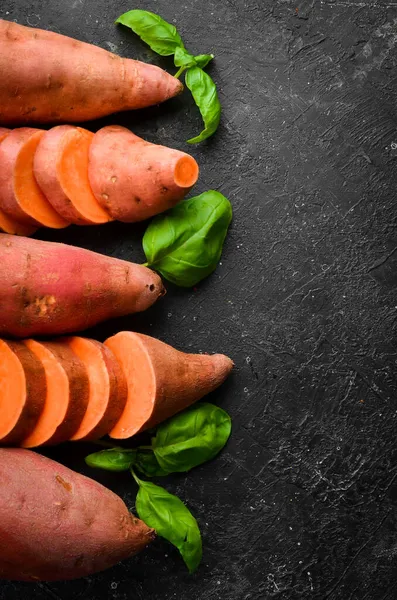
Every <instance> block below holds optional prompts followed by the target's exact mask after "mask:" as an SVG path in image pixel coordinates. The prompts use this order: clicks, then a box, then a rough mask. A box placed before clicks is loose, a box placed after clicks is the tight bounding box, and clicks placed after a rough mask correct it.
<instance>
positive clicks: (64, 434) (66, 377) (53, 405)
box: [21, 340, 89, 448]
mask: <svg viewBox="0 0 397 600" xmlns="http://www.w3.org/2000/svg"><path fill="white" fill-rule="evenodd" d="M24 343H25V344H26V346H27V347H28V348H29V350H31V351H32V352H33V353H34V354H35V356H36V357H37V358H38V359H39V360H40V361H41V363H42V365H43V367H44V370H45V374H46V381H47V395H46V400H45V405H44V410H43V412H42V414H41V416H40V418H39V420H38V423H37V425H36V427H35V428H34V430H33V432H32V433H31V434H30V435H29V436H28V437H27V438H25V439H24V440H23V442H22V444H21V445H22V446H23V447H25V448H33V447H35V446H44V445H52V444H59V443H61V442H65V441H67V440H69V439H70V438H71V437H72V436H73V435H74V434H75V433H76V431H77V429H78V428H79V427H80V424H81V421H82V419H83V417H84V414H85V411H86V409H87V405H88V389H89V388H88V376H87V372H86V369H85V366H84V365H83V363H82V362H81V361H80V359H79V358H78V357H77V356H76V355H75V354H74V352H72V350H71V349H70V348H69V347H68V346H67V345H66V344H65V343H63V342H43V343H39V342H36V341H34V340H25V342H24Z"/></svg>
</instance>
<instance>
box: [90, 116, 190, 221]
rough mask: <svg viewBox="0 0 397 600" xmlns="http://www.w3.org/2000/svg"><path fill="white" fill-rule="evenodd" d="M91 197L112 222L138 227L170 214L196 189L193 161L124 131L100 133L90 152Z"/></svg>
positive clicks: (116, 128) (110, 128)
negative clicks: (171, 209) (137, 222)
mask: <svg viewBox="0 0 397 600" xmlns="http://www.w3.org/2000/svg"><path fill="white" fill-rule="evenodd" d="M88 174H89V179H90V184H91V188H92V191H93V193H94V194H95V197H96V199H97V200H98V202H99V203H100V204H101V205H102V206H103V208H104V209H105V210H106V211H107V212H108V213H109V214H110V215H111V216H112V217H113V218H114V219H116V220H118V221H124V222H126V223H133V222H136V221H143V220H145V219H148V218H149V217H152V216H153V215H157V214H158V213H161V212H163V211H165V210H168V209H169V208H172V207H173V206H174V205H175V204H177V203H178V202H179V201H180V200H182V198H184V197H185V195H186V194H187V193H188V191H189V190H190V188H191V187H192V186H193V185H194V184H195V183H196V181H197V178H198V175H199V168H198V164H197V162H196V161H195V159H194V158H193V157H192V156H190V155H189V154H186V153H185V152H180V151H179V150H174V149H172V148H166V147H165V146H158V145H156V144H151V143H149V142H146V141H145V140H142V139H141V138H139V137H138V136H136V135H134V134H133V133H131V131H129V130H128V129H126V128H125V127H119V126H117V125H112V126H108V127H104V128H103V129H100V130H99V131H98V132H97V133H96V134H95V136H94V139H93V141H92V144H91V146H90V160H89V168H88Z"/></svg>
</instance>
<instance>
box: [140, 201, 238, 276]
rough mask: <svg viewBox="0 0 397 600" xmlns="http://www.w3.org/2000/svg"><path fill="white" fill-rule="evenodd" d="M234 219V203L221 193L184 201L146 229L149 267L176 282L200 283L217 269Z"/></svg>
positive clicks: (146, 249)
mask: <svg viewBox="0 0 397 600" xmlns="http://www.w3.org/2000/svg"><path fill="white" fill-rule="evenodd" d="M231 220H232V207H231V204H230V202H229V200H228V199H227V198H225V196H223V195H222V194H221V193H220V192H216V191H214V190H210V191H208V192H204V193H203V194H200V196H196V197H194V198H190V199H189V200H185V201H184V202H181V203H180V204H178V205H177V206H175V207H174V208H172V209H171V210H169V211H167V212H166V213H163V214H161V215H158V216H157V217H155V218H154V219H153V221H152V222H151V223H150V225H149V226H148V228H147V229H146V231H145V234H144V236H143V241H142V245H143V250H144V252H145V255H146V260H147V262H146V263H145V264H146V266H149V267H150V268H151V269H154V270H155V271H158V272H159V273H161V275H163V277H165V278H166V279H168V280H169V281H171V282H172V283H175V284H176V285H180V286H182V287H192V286H194V285H196V284H197V283H198V282H199V281H201V280H202V279H204V277H207V276H208V275H210V273H212V272H213V271H214V270H215V269H216V266H217V264H218V262H219V260H220V257H221V255H222V248H223V243H224V241H225V237H226V234H227V230H228V227H229V225H230V222H231Z"/></svg>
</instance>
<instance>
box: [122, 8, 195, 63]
mask: <svg viewBox="0 0 397 600" xmlns="http://www.w3.org/2000/svg"><path fill="white" fill-rule="evenodd" d="M116 23H121V24H122V25H126V27H130V29H132V31H133V32H134V33H136V34H137V35H139V37H140V38H141V40H143V41H144V42H145V43H146V44H148V46H150V48H151V49H152V50H153V51H154V52H156V53H157V54H161V56H170V55H171V54H174V53H175V50H176V49H177V48H184V47H185V46H184V44H183V42H182V38H181V36H180V35H179V33H178V32H177V30H176V28H175V27H174V26H173V25H171V24H170V23H167V21H164V19H162V18H161V17H159V16H158V15H156V14H154V13H152V12H149V11H147V10H130V11H128V12H126V13H124V14H123V15H121V16H120V17H119V18H118V19H117V21H116Z"/></svg>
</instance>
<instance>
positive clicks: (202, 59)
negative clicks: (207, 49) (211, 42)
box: [194, 54, 214, 69]
mask: <svg viewBox="0 0 397 600" xmlns="http://www.w3.org/2000/svg"><path fill="white" fill-rule="evenodd" d="M213 58H214V55H213V54H198V55H197V56H195V57H194V60H195V63H196V67H200V68H201V69H204V67H206V66H207V65H208V63H209V62H211V60H212V59H213Z"/></svg>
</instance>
